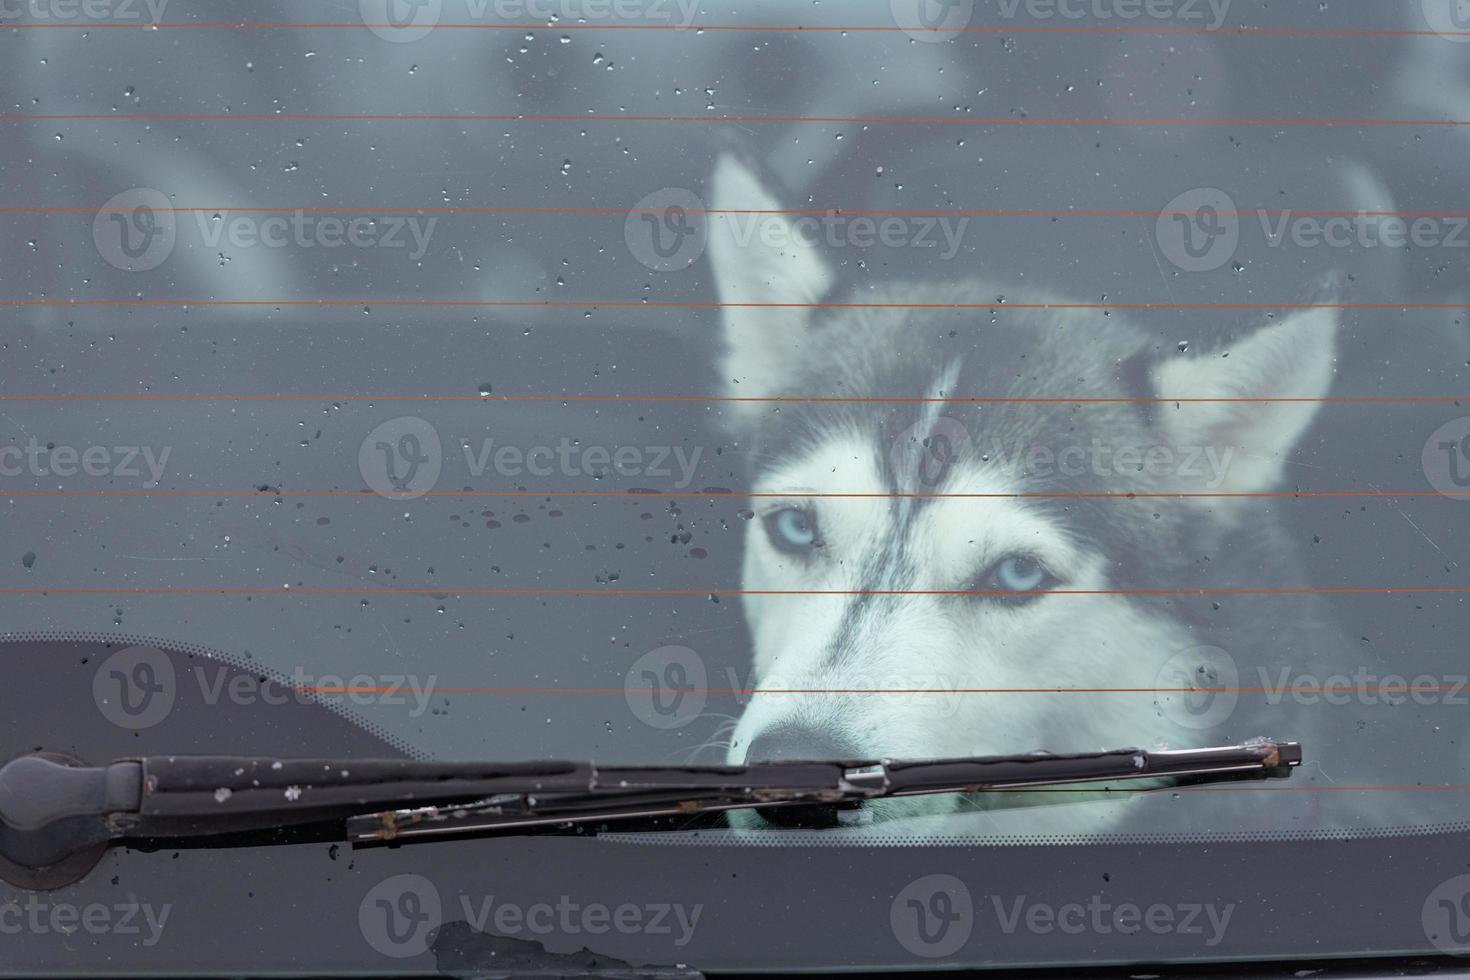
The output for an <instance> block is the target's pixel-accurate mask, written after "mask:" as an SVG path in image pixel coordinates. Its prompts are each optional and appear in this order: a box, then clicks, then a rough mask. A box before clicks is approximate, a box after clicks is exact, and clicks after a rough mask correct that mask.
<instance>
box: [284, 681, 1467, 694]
mask: <svg viewBox="0 0 1470 980" xmlns="http://www.w3.org/2000/svg"><path fill="white" fill-rule="evenodd" d="M294 690H297V691H302V692H305V693H308V694H402V693H403V688H402V687H298V688H294ZM679 690H680V691H682V692H684V693H685V694H733V695H737V696H739V695H747V696H748V695H755V694H1282V695H1286V694H1336V693H1339V692H1340V691H1341V692H1347V691H1351V692H1353V693H1362V694H1372V693H1376V694H1399V693H1405V694H1459V693H1460V692H1461V691H1462V690H1464V685H1461V684H1423V685H1417V686H1416V685H1413V684H1411V683H1409V682H1407V681H1406V682H1405V683H1404V684H1403V685H1387V684H1380V685H1377V686H1345V687H1342V688H1336V687H1321V686H1318V687H1287V688H1276V687H958V688H934V687H914V688H905V687H892V688H875V687H851V688H848V687H816V688H810V687H805V688H734V687H681V688H679ZM429 693H431V694H510V695H522V694H598V695H601V694H618V695H623V694H626V693H627V689H626V688H621V687H434V688H432V689H431V690H430V692H429Z"/></svg>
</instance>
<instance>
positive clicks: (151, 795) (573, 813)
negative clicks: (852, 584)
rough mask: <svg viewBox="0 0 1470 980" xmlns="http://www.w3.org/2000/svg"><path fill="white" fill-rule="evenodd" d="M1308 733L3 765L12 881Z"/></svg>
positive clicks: (1008, 781) (1265, 754) (1007, 782)
mask: <svg viewBox="0 0 1470 980" xmlns="http://www.w3.org/2000/svg"><path fill="white" fill-rule="evenodd" d="M1301 760H1302V750H1301V746H1300V745H1299V744H1298V743H1296V742H1288V741H1274V740H1268V739H1256V740H1252V741H1249V742H1246V743H1243V744H1240V745H1229V746H1222V747H1217V748H1203V749H1174V750H1163V751H1152V750H1144V749H1117V750H1113V751H1108V752H1089V753H1080V754H1074V755H1057V754H1052V753H1046V752H1036V753H1030V754H1026V755H1009V756H980V757H972V758H961V759H939V760H923V761H911V762H905V761H894V760H888V759H880V760H848V761H812V762H758V763H752V764H749V765H744V766H598V765H596V764H594V763H590V762H560V761H548V762H516V763H459V762H417V761H412V760H384V759H271V758H253V757H236V756H187V755H179V756H171V755H154V756H146V757H143V758H137V759H122V760H118V761H116V762H113V763H111V764H109V765H106V766H95V767H89V766H83V765H80V764H79V763H77V762H76V761H75V760H70V759H66V758H64V757H61V756H56V755H52V754H44V753H42V754H34V755H28V756H23V757H21V758H19V759H16V760H13V761H12V762H10V763H8V764H7V765H5V766H4V767H3V768H0V879H4V880H6V881H9V882H10V883H12V884H20V885H24V886H25V887H30V888H55V887H60V886H61V885H64V884H69V883H71V882H73V881H76V880H78V879H79V878H80V877H82V876H83V875H85V874H86V872H87V871H89V870H91V868H92V867H93V866H94V865H95V864H96V862H97V860H98V859H99V858H100V857H101V854H102V852H103V851H104V850H105V849H106V848H107V847H108V846H109V845H111V844H116V843H125V842H137V841H146V840H158V839H183V838H204V839H208V838H223V837H228V836H231V835H237V834H241V833H248V832H252V831H269V830H284V829H288V828H294V827H301V826H306V825H313V824H329V825H335V826H336V827H337V828H338V832H339V836H338V838H337V839H341V840H348V841H353V842H362V843H365V842H374V841H398V840H404V839H410V838H415V837H421V836H428V835H442V834H465V833H482V834H483V833H492V832H496V831H508V830H520V829H524V828H530V827H538V826H562V825H570V824H577V823H585V822H589V821H592V822H605V821H614V820H626V819H631V818H646V817H656V816H664V815H670V814H677V815H691V814H697V813H704V812H711V811H722V810H732V809H743V808H751V807H770V806H787V805H797V804H807V805H810V804H818V805H820V804H843V803H856V802H863V801H867V800H874V799H882V798H889V797H901V796H915V795H922V794H930V793H986V792H997V791H1005V790H1016V789H1026V788H1032V787H1044V786H1063V785H1068V784H1073V783H1088V782H1117V781H1128V780H1140V779H1167V778H1180V777H1198V778H1221V777H1238V776H1250V775H1255V776H1271V775H1285V774H1287V773H1289V771H1290V770H1291V769H1292V768H1294V767H1295V766H1298V765H1300V763H1301Z"/></svg>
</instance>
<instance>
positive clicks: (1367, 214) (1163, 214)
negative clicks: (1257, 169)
mask: <svg viewBox="0 0 1470 980" xmlns="http://www.w3.org/2000/svg"><path fill="white" fill-rule="evenodd" d="M132 210H133V208H128V207H116V208H105V207H104V208H95V207H0V214H87V215H96V214H113V213H116V214H123V213H127V212H129V211H132ZM152 210H154V211H162V212H168V213H174V214H228V213H232V212H235V213H244V212H248V213H252V214H255V213H279V214H356V215H361V214H471V215H493V214H507V215H590V214H616V215H627V214H640V213H649V214H651V213H658V212H662V211H663V210H664V209H663V208H637V207H627V208H553V207H546V208H517V207H472V206H464V207H392V208H377V207H362V208H356V207H346V206H341V205H332V206H327V207H257V206H254V205H243V206H240V205H232V206H228V207H218V208H206V207H171V208H153V209H152ZM684 210H685V211H686V212H688V213H689V214H768V215H805V216H813V217H818V216H820V217H842V216H846V215H854V214H860V215H870V216H874V217H914V218H938V217H953V218H965V217H969V218H1168V217H1173V216H1179V217H1194V216H1195V212H1194V211H1168V210H1164V211H1151V210H1143V211H1137V210H1135V211H1076V210H1067V211H1037V210H1032V211H1016V210H994V209H956V210H948V211H913V210H900V209H893V208H862V207H859V208H771V209H765V210H759V209H754V208H750V209H746V208H685V209H684ZM1218 214H1219V215H1221V216H1222V217H1234V218H1250V217H1256V216H1259V215H1265V216H1267V217H1283V216H1295V217H1301V218H1465V217H1470V211H1433V210H1403V211H1294V210H1292V209H1290V208H1260V209H1257V210H1255V211H1220V212H1218Z"/></svg>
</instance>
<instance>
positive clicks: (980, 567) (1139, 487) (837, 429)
mask: <svg viewBox="0 0 1470 980" xmlns="http://www.w3.org/2000/svg"><path fill="white" fill-rule="evenodd" d="M710 198H711V207H712V209H713V210H714V211H716V212H719V213H717V214H716V215H715V216H714V217H713V218H712V221H711V228H710V245H709V254H710V259H711V262H712V265H713V269H714V274H715V278H716V282H717V285H718V292H719V297H720V300H721V301H722V303H723V304H727V305H725V306H724V314H723V315H724V324H723V328H724V335H725V345H726V353H725V358H724V360H723V362H722V367H723V374H724V376H725V378H726V380H727V385H728V388H727V394H729V395H732V396H737V397H744V398H747V399H754V400H751V401H741V402H735V403H733V404H732V405H731V406H730V408H729V410H728V412H727V415H729V416H730V417H731V424H732V425H733V426H734V428H735V429H736V433H737V436H738V439H739V441H740V444H741V446H742V448H743V449H744V450H745V451H746V452H747V453H748V456H749V459H750V460H751V468H752V476H751V482H752V489H753V491H754V493H755V499H754V504H753V506H752V508H751V511H752V517H751V519H750V521H749V526H748V530H747V540H746V547H745V559H744V581H743V583H742V584H743V588H744V589H745V590H747V592H748V594H747V595H746V597H745V606H746V613H747V617H748V619H749V622H750V627H751V631H752V635H753V639H754V644H755V681H756V685H755V688H756V693H755V694H754V696H753V697H752V698H751V700H750V703H749V705H748V707H747V709H746V710H745V713H744V715H743V716H742V717H741V719H740V721H739V724H738V726H737V728H736V730H735V733H734V737H733V745H732V747H731V750H730V758H731V761H733V762H740V761H743V760H746V759H757V758H817V757H823V758H831V757H837V758H871V757H876V756H893V757H937V756H952V755H960V754H972V753H973V754H985V753H1003V752H1018V751H1028V750H1032V749H1039V748H1047V749H1051V750H1054V751H1086V750H1093V749H1104V748H1117V747H1119V746H1123V745H1131V744H1140V743H1143V744H1159V743H1168V744H1174V745H1179V744H1184V743H1187V742H1190V741H1194V740H1197V739H1198V737H1199V732H1198V731H1195V730H1191V728H1190V727H1189V726H1187V725H1180V724H1178V723H1177V720H1176V719H1175V718H1173V717H1172V716H1171V712H1169V711H1167V710H1161V709H1160V705H1159V704H1158V702H1157V699H1156V697H1154V696H1151V695H1150V694H1148V693H1142V694H1138V693H1134V694H1109V695H1100V696H1087V695H1081V694H1055V693H1046V691H1047V690H1048V689H1075V690H1088V689H1097V688H1108V689H1118V688H1141V689H1150V688H1153V687H1156V686H1158V681H1159V673H1160V670H1161V669H1162V668H1163V667H1164V666H1165V665H1166V663H1167V662H1169V661H1170V660H1171V658H1176V657H1178V656H1179V655H1180V654H1181V653H1182V652H1185V651H1189V650H1191V649H1194V648H1197V647H1200V646H1202V645H1204V644H1206V643H1208V642H1209V641H1210V639H1211V637H1212V636H1213V634H1212V632H1211V630H1212V627H1213V626H1215V625H1218V624H1216V623H1214V622H1213V620H1212V617H1213V616H1217V615H1224V614H1223V613H1219V611H1218V610H1217V609H1215V608H1214V607H1213V606H1212V603H1211V601H1210V597H1208V596H1206V597H1203V598H1200V597H1189V596H1180V595H1157V594H1140V593H1141V592H1145V591H1149V590H1162V591H1164V592H1166V593H1170V592H1174V591H1176V590H1183V589H1189V588H1190V587H1204V586H1238V585H1261V584H1270V583H1271V582H1272V581H1274V580H1276V578H1277V577H1279V576H1288V577H1289V576H1290V575H1291V574H1292V573H1291V572H1290V571H1289V570H1288V566H1287V564H1286V563H1285V562H1284V561H1277V560H1275V559H1271V558H1268V557H1266V556H1268V555H1270V554H1272V553H1273V552H1272V551H1271V550H1270V549H1272V548H1274V547H1275V546H1276V545H1278V544H1279V541H1270V540H1266V539H1269V538H1270V535H1266V534H1262V533H1261V529H1262V527H1264V526H1265V524H1264V523H1263V521H1268V518H1267V517H1266V516H1263V514H1262V510H1261V509H1262V507H1263V502H1262V501H1261V500H1259V499H1258V498H1253V497H1252V496H1251V495H1253V494H1259V493H1260V492H1262V491H1269V490H1272V489H1273V488H1276V487H1277V486H1278V485H1279V484H1280V483H1281V482H1282V480H1283V477H1284V472H1283V471H1284V467H1285V464H1286V463H1287V461H1288V457H1289V455H1290V454H1291V453H1292V451H1293V450H1294V448H1295V447H1296V445H1297V443H1298V441H1299V440H1300V439H1301V438H1302V437H1303V435H1304V434H1305V432H1306V431H1307V429H1308V427H1309V425H1310V424H1311V422H1312V420H1313V417H1314V414H1315V412H1316V409H1317V403H1316V402H1314V401H1313V399H1316V398H1319V397H1320V396H1322V395H1324V394H1326V392H1327V391H1328V390H1329V387H1330V385H1331V379H1332V375H1333V362H1334V333H1335V327H1336V322H1335V321H1336V318H1335V313H1334V311H1332V310H1330V309H1322V308H1310V309H1306V310H1302V311H1298V312H1293V313H1287V314H1282V315H1280V316H1277V317H1275V318H1273V319H1272V320H1270V321H1268V322H1267V323H1266V324H1265V325H1263V326H1260V327H1257V328H1254V329H1250V330H1245V331H1242V332H1241V334H1240V336H1239V337H1238V338H1237V339H1235V340H1233V341H1232V342H1230V343H1228V344H1225V345H1224V346H1220V347H1217V348H1215V349H1211V350H1208V351H1203V352H1202V351H1194V350H1181V349H1180V348H1181V347H1182V346H1184V345H1181V344H1179V342H1178V338H1177V337H1175V338H1174V339H1172V340H1166V339H1165V338H1166V337H1167V334H1166V333H1162V332H1160V331H1162V330H1167V329H1169V328H1168V327H1167V326H1166V325H1165V324H1164V320H1163V318H1164V317H1170V316H1173V314H1170V313H1163V312H1161V313H1159V314H1157V316H1158V317H1159V320H1158V322H1157V323H1154V322H1151V321H1148V320H1147V319H1146V317H1140V318H1139V322H1138V323H1136V324H1128V323H1124V322H1122V317H1119V316H1117V315H1109V314H1108V313H1107V312H1105V311H1102V310H1096V309H1085V310H1078V309H1072V310H1067V309H1036V308H1034V307H1035V305H1036V304H1039V303H1045V302H1047V301H1048V300H1047V298H1046V297H1035V296H1021V295H1020V294H1019V293H1017V292H1016V291H1015V290H1011V289H1004V288H1002V289H996V288H989V287H986V286H984V285H983V284H982V283H980V282H976V281H964V282H951V283H947V284H944V283H941V284H935V283H927V284H925V283H908V284H903V283H900V284H896V285H888V286H884V287H865V286H862V285H858V286H856V287H853V288H851V289H849V290H848V291H835V290H834V282H835V280H836V276H835V275H834V272H833V268H834V267H833V264H832V262H831V261H830V260H829V257H828V256H827V255H824V253H823V249H822V248H821V247H820V246H816V245H809V244H806V243H805V242H804V241H803V238H804V237H810V236H803V235H802V234H800V233H799V232H798V230H797V229H795V228H792V227H790V226H789V222H791V221H792V220H794V219H792V218H791V216H789V215H786V216H782V215H771V214H764V215H761V216H759V217H754V218H753V217H751V216H750V215H749V212H753V211H759V212H769V211H774V210H777V209H779V208H780V207H781V205H780V204H779V203H778V202H777V201H776V200H775V198H774V197H773V196H772V195H771V194H770V193H769V192H768V191H767V190H766V189H765V188H764V187H763V186H762V184H761V183H760V181H759V179H758V178H757V177H756V176H755V175H754V174H753V172H752V171H751V170H750V169H749V168H748V167H746V166H745V165H744V164H742V163H740V162H739V161H737V160H735V159H734V158H730V157H726V158H723V159H722V160H721V162H720V163H719V165H718V167H717V169H716V172H715V174H714V177H713V182H712V188H711V194H710ZM739 212H745V214H740V213H739ZM751 222H767V223H770V222H774V223H778V224H780V223H787V226H786V227H784V228H778V229H776V230H775V231H774V232H771V231H770V230H769V229H767V230H765V231H763V230H762V228H761V227H760V226H759V225H756V226H754V227H752V226H751ZM1001 294H1005V295H1006V296H1007V298H1009V300H1010V304H1011V305H1010V308H1008V307H1007V303H1006V301H1005V300H1003V299H1001V298H1000V295H1001ZM781 304H798V305H790V306H783V305H781ZM813 304H816V305H813ZM854 304H856V305H854ZM916 304H925V305H923V306H920V307H916ZM946 304H955V305H953V306H951V307H949V308H946V306H945V305H946ZM989 304H993V306H992V305H989ZM977 306H978V308H976V307H977ZM1023 306H1024V307H1027V308H1019V307H1023ZM1153 315H1154V314H1149V315H1148V316H1153ZM1175 324H1176V328H1177V320H1176V321H1175ZM1280 396H1295V397H1298V398H1304V399H1306V400H1304V401H1280V400H1275V401H1273V400H1269V399H1270V398H1272V397H1280ZM1261 398H1266V399H1267V400H1264V401H1259V400H1258V401H1252V399H1261ZM1175 399H1178V400H1177V401H1176V400H1175ZM1191 493H1208V494H1211V496H1205V497H1197V496H1196V497H1191V496H1183V497H1176V496H1169V495H1170V494H1191ZM1130 494H1132V495H1137V496H1132V497H1130V496H1128V495H1130ZM1242 495H1244V496H1242ZM1241 540H1244V541H1247V542H1255V543H1253V544H1250V545H1249V546H1247V545H1236V546H1233V547H1227V543H1229V542H1238V541H1241ZM1262 541H1264V547H1265V548H1266V550H1265V551H1262V550H1259V549H1258V548H1257V544H1260V543H1261V542H1262ZM1227 552H1228V555H1227ZM1231 557H1233V558H1234V559H1235V560H1229V559H1230V558H1231ZM1262 566H1265V567H1262ZM1298 584H1299V583H1298ZM1120 591H1121V592H1122V593H1123V594H1119V592H1120ZM956 593H960V594H956ZM1060 593H1090V594H1060ZM792 691H795V692H801V693H782V692H792ZM1000 691H1003V692H1007V693H986V692H1000ZM1021 691H1025V692H1029V693H1017V692H1021ZM1214 734H1218V733H1214ZM1232 734H1233V733H1232ZM1249 734H1262V733H1258V732H1253V733H1249Z"/></svg>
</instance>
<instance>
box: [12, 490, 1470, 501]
mask: <svg viewBox="0 0 1470 980" xmlns="http://www.w3.org/2000/svg"><path fill="white" fill-rule="evenodd" d="M0 497H10V498H63V499H64V498H101V497H203V498H208V499H213V498H217V497H345V498H356V499H369V500H370V499H372V498H373V497H382V498H383V499H386V500H394V501H402V500H406V499H417V498H420V497H443V498H452V499H481V498H504V497H511V498H532V499H535V498H543V499H552V498H568V497H573V498H574V497H587V498H594V499H607V498H613V499H616V498H622V499H629V500H657V499H659V498H663V499H701V500H704V499H710V500H718V499H720V498H722V497H730V498H734V499H740V500H743V499H751V500H762V499H769V500H788V499H791V498H793V497H800V498H803V499H807V498H810V499H819V500H820V499H838V500H894V499H908V500H937V499H954V500H1134V499H1136V500H1180V499H1189V498H1199V497H1227V498H1236V497H1243V498H1250V499H1288V498H1298V497H1328V498H1333V497H1349V498H1364V497H1367V498H1377V497H1470V490H1465V491H1446V492H1443V493H1442V492H1440V491H1438V490H1403V491H1398V490H1249V491H1247V490H1238V491H1237V490H1181V491H1170V492H1148V493H1125V492H1108V491H1097V492H1063V491H1056V492H1045V491H1034V492H1025V493H876V492H874V493H859V492H854V493H842V492H832V493H813V492H809V491H789V492H784V493H756V492H752V491H744V490H667V491H666V490H431V491H427V492H425V493H405V494H403V495H402V496H398V495H393V494H378V493H376V492H375V491H372V490H277V489H274V488H272V489H269V490H173V489H138V490H132V489H106V490H3V491H0Z"/></svg>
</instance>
